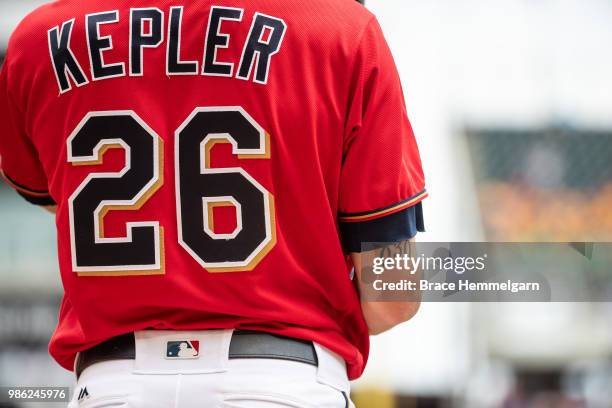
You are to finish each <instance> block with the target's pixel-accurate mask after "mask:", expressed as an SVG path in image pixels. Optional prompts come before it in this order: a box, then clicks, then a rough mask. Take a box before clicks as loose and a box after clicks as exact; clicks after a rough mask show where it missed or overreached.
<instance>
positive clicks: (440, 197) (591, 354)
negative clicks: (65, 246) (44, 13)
mask: <svg viewBox="0 0 612 408" xmlns="http://www.w3.org/2000/svg"><path fill="white" fill-rule="evenodd" d="M41 3H44V1H33V0H20V1H10V0H0V55H1V54H2V52H3V50H4V48H5V46H6V42H7V39H8V36H9V35H10V32H11V31H12V29H13V28H14V27H15V25H16V24H17V22H18V21H19V20H20V19H21V18H22V17H23V16H24V15H25V14H26V13H27V12H29V11H30V10H31V9H33V8H34V7H36V6H37V5H38V4H41ZM368 7H369V8H370V9H371V10H372V11H373V12H374V13H375V14H376V15H377V16H378V18H379V20H380V22H381V25H382V26H383V29H384V31H385V33H386V35H387V39H388V41H389V44H390V46H391V48H392V50H393V53H394V55H395V57H396V60H397V64H398V67H399V70H400V74H401V76H402V79H403V84H404V90H405V94H406V100H407V103H408V110H409V114H410V116H411V118H412V121H413V125H414V128H415V132H416V134H417V138H418V140H419V145H420V147H421V152H422V155H423V160H424V165H425V171H426V174H427V176H428V187H429V190H430V192H431V198H429V199H428V200H427V201H426V204H425V212H426V222H427V227H428V232H427V233H425V234H423V235H421V236H420V238H419V239H420V240H421V241H440V242H449V241H483V240H494V241H562V242H565V241H612V52H610V44H612V1H610V0H537V1H536V0H503V1H495V2H491V1H487V0H462V1H455V0H437V1H417V0H369V3H368ZM0 137H1V135H0ZM0 208H1V209H2V211H0V384H2V385H67V386H71V385H72V381H73V380H72V376H71V374H70V373H67V372H65V371H64V370H63V369H61V368H59V367H58V366H56V365H55V363H54V362H52V361H51V359H50V358H49V357H48V355H47V352H46V344H47V340H48V338H49V336H50V333H51V332H52V330H53V328H54V324H55V321H56V315H57V308H58V304H59V297H60V295H61V284H60V281H59V274H58V271H57V265H56V256H55V231H54V223H53V219H52V217H51V216H49V215H48V214H46V213H44V212H43V211H41V210H39V209H37V208H33V207H32V206H30V205H28V204H27V203H25V202H24V201H22V200H21V199H20V198H19V197H18V196H17V195H16V194H15V193H14V192H12V191H11V190H10V189H9V188H8V187H7V186H6V185H0ZM611 276H612V271H611ZM353 398H354V400H355V402H356V404H357V406H358V407H359V408H369V407H376V408H455V407H457V408H489V407H491V408H493V407H499V408H576V407H581V408H582V407H588V408H591V407H592V408H609V407H612V304H606V303H555V304H535V303H522V304H515V303H505V304H463V303H455V304H450V303H444V304H438V303H427V304H424V305H423V306H422V308H421V311H420V313H419V314H418V316H417V317H416V318H414V319H413V320H412V321H411V322H409V323H408V324H405V325H404V326H403V327H399V328H397V329H395V330H393V331H391V332H390V333H387V334H384V335H382V336H379V337H377V338H373V340H372V352H371V359H370V362H369V366H368V368H367V370H366V373H365V375H364V377H363V378H362V379H360V380H359V381H357V382H356V383H355V384H354V394H353ZM33 406H41V404H34V405H33Z"/></svg>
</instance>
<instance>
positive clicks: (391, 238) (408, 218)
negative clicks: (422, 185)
mask: <svg viewBox="0 0 612 408" xmlns="http://www.w3.org/2000/svg"><path fill="white" fill-rule="evenodd" d="M424 231H425V222H424V219H423V206H422V203H421V202H419V203H417V204H415V205H413V206H412V207H408V208H406V209H404V210H402V211H399V212H396V213H393V214H390V215H387V216H385V217H382V218H376V219H373V220H369V221H362V222H340V234H341V236H342V242H343V245H344V249H345V250H346V251H347V252H362V244H363V243H368V250H371V249H376V248H378V247H383V246H387V245H388V244H391V243H396V242H401V241H406V240H408V239H410V238H413V237H414V236H415V235H416V234H417V232H424ZM377 244H378V245H377Z"/></svg>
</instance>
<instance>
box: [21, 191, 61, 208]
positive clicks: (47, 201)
mask: <svg viewBox="0 0 612 408" xmlns="http://www.w3.org/2000/svg"><path fill="white" fill-rule="evenodd" d="M17 193H19V195H20V196H21V197H23V198H24V199H25V200H26V201H27V202H28V203H30V204H34V205H40V206H45V207H47V206H52V205H57V203H56V202H55V200H53V198H51V196H46V197H42V196H33V195H28V194H26V193H23V192H21V191H17Z"/></svg>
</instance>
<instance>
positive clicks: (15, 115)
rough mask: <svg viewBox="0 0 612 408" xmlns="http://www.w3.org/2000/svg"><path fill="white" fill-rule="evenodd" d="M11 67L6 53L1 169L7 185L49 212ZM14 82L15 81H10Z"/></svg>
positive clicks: (0, 94)
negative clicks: (14, 86)
mask: <svg viewBox="0 0 612 408" xmlns="http://www.w3.org/2000/svg"><path fill="white" fill-rule="evenodd" d="M17 69H18V68H17V67H14V66H12V64H11V59H10V47H9V53H7V57H6V60H5V62H4V65H3V66H2V72H0V169H1V173H2V176H3V178H4V180H5V181H6V183H7V184H8V185H10V186H11V187H13V188H14V189H15V190H16V191H17V193H19V195H21V196H22V197H23V198H24V199H26V200H27V201H28V202H30V203H32V204H35V205H39V206H41V207H43V208H47V209H49V210H50V211H52V209H53V207H54V206H55V204H56V203H55V201H54V200H53V198H52V197H51V194H50V193H49V191H48V190H49V188H48V186H47V184H48V183H47V177H46V175H45V172H44V170H43V167H42V164H41V163H40V160H39V158H38V152H37V150H36V148H35V146H34V144H33V143H32V141H31V140H30V138H29V137H28V135H27V134H26V131H25V119H24V117H23V113H22V112H23V111H24V109H23V107H20V106H19V103H18V102H17V100H16V98H15V94H14V93H12V92H11V86H12V84H13V83H14V82H13V83H11V75H12V73H14V72H16V71H17ZM13 81H14V80H13Z"/></svg>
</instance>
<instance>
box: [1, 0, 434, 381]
mask: <svg viewBox="0 0 612 408" xmlns="http://www.w3.org/2000/svg"><path fill="white" fill-rule="evenodd" d="M0 128H1V131H2V133H1V135H0V137H1V138H0V153H1V156H2V169H3V173H4V175H5V177H6V179H7V180H8V182H9V183H10V184H11V185H12V186H13V187H15V188H16V189H17V190H18V192H19V193H20V194H21V195H23V196H24V197H25V198H26V199H28V200H29V201H31V202H33V203H35V204H39V205H53V204H57V232H58V244H59V265H60V270H61V276H62V281H63V285H64V289H65V296H64V298H63V302H62V306H61V310H60V314H59V323H58V326H57V330H56V332H55V333H54V335H53V338H52V340H51V343H50V352H51V354H52V355H53V357H54V358H55V359H56V360H57V361H58V362H59V363H60V364H61V365H62V366H63V367H65V368H67V369H72V366H73V363H74V358H75V355H76V353H77V352H79V351H81V350H84V349H87V348H89V347H92V346H94V345H96V344H98V343H100V342H102V341H104V340H107V339H109V338H111V337H113V336H117V335H120V334H123V333H127V332H131V331H135V330H143V329H170V330H198V329H225V328H240V329H252V330H262V331H266V332H271V333H276V334H282V335H287V336H293V337H296V338H302V339H308V340H313V341H316V342H319V343H320V344H322V345H323V346H326V347H327V348H329V349H331V350H333V351H335V352H336V353H338V354H340V355H341V356H342V357H344V359H345V360H346V362H347V365H348V371H349V376H350V377H351V378H356V377H358V376H359V375H360V374H361V372H362V371H363V368H364V365H365V362H366V360H367V355H368V334H367V327H366V324H365V322H364V319H363V316H362V312H361V308H360V302H359V297H358V294H357V292H356V290H355V287H354V285H353V282H352V281H351V273H350V272H351V268H352V266H351V264H350V261H349V258H348V256H347V255H348V254H349V253H350V252H359V251H360V243H361V242H365V241H375V242H381V241H385V242H394V241H400V240H404V239H407V238H410V237H412V236H414V235H415V234H416V231H417V230H420V229H422V219H421V217H420V214H421V208H420V204H419V203H420V201H421V200H422V199H423V198H424V197H425V196H426V193H425V189H424V179H423V172H422V170H421V161H420V158H419V154H418V150H417V145H416V143H415V139H414V136H413V133H412V130H411V127H410V123H409V121H408V117H407V114H406V109H405V104H404V100H403V94H402V89H401V84H400V81H399V78H398V74H397V70H396V68H395V65H394V62H393V58H392V56H391V53H390V51H389V49H388V46H387V45H386V42H385V40H384V37H383V34H382V32H381V29H380V27H379V25H378V23H377V21H376V19H375V18H374V16H373V15H372V14H371V13H370V12H368V11H367V10H366V9H365V8H364V7H363V6H361V5H360V4H358V3H357V2H355V1H353V0H309V1H304V0H250V1H246V0H214V1H211V0H198V1H178V0H177V1H161V0H159V1H155V0H139V1H129V2H127V1H117V0H104V1H102V0H91V1H80V0H60V1H55V2H52V3H50V4H48V5H45V6H43V7H41V8H39V9H37V10H36V11H34V12H33V13H32V14H30V15H29V16H28V17H26V18H25V19H24V20H23V21H22V22H21V24H20V25H19V27H18V28H17V29H16V31H15V32H14V34H13V35H12V38H11V39H10V43H9V47H8V51H7V54H6V60H5V61H4V65H3V68H2V74H1V78H0ZM200 348H201V350H202V351H203V352H204V351H205V349H206V345H205V344H202V345H200Z"/></svg>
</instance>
